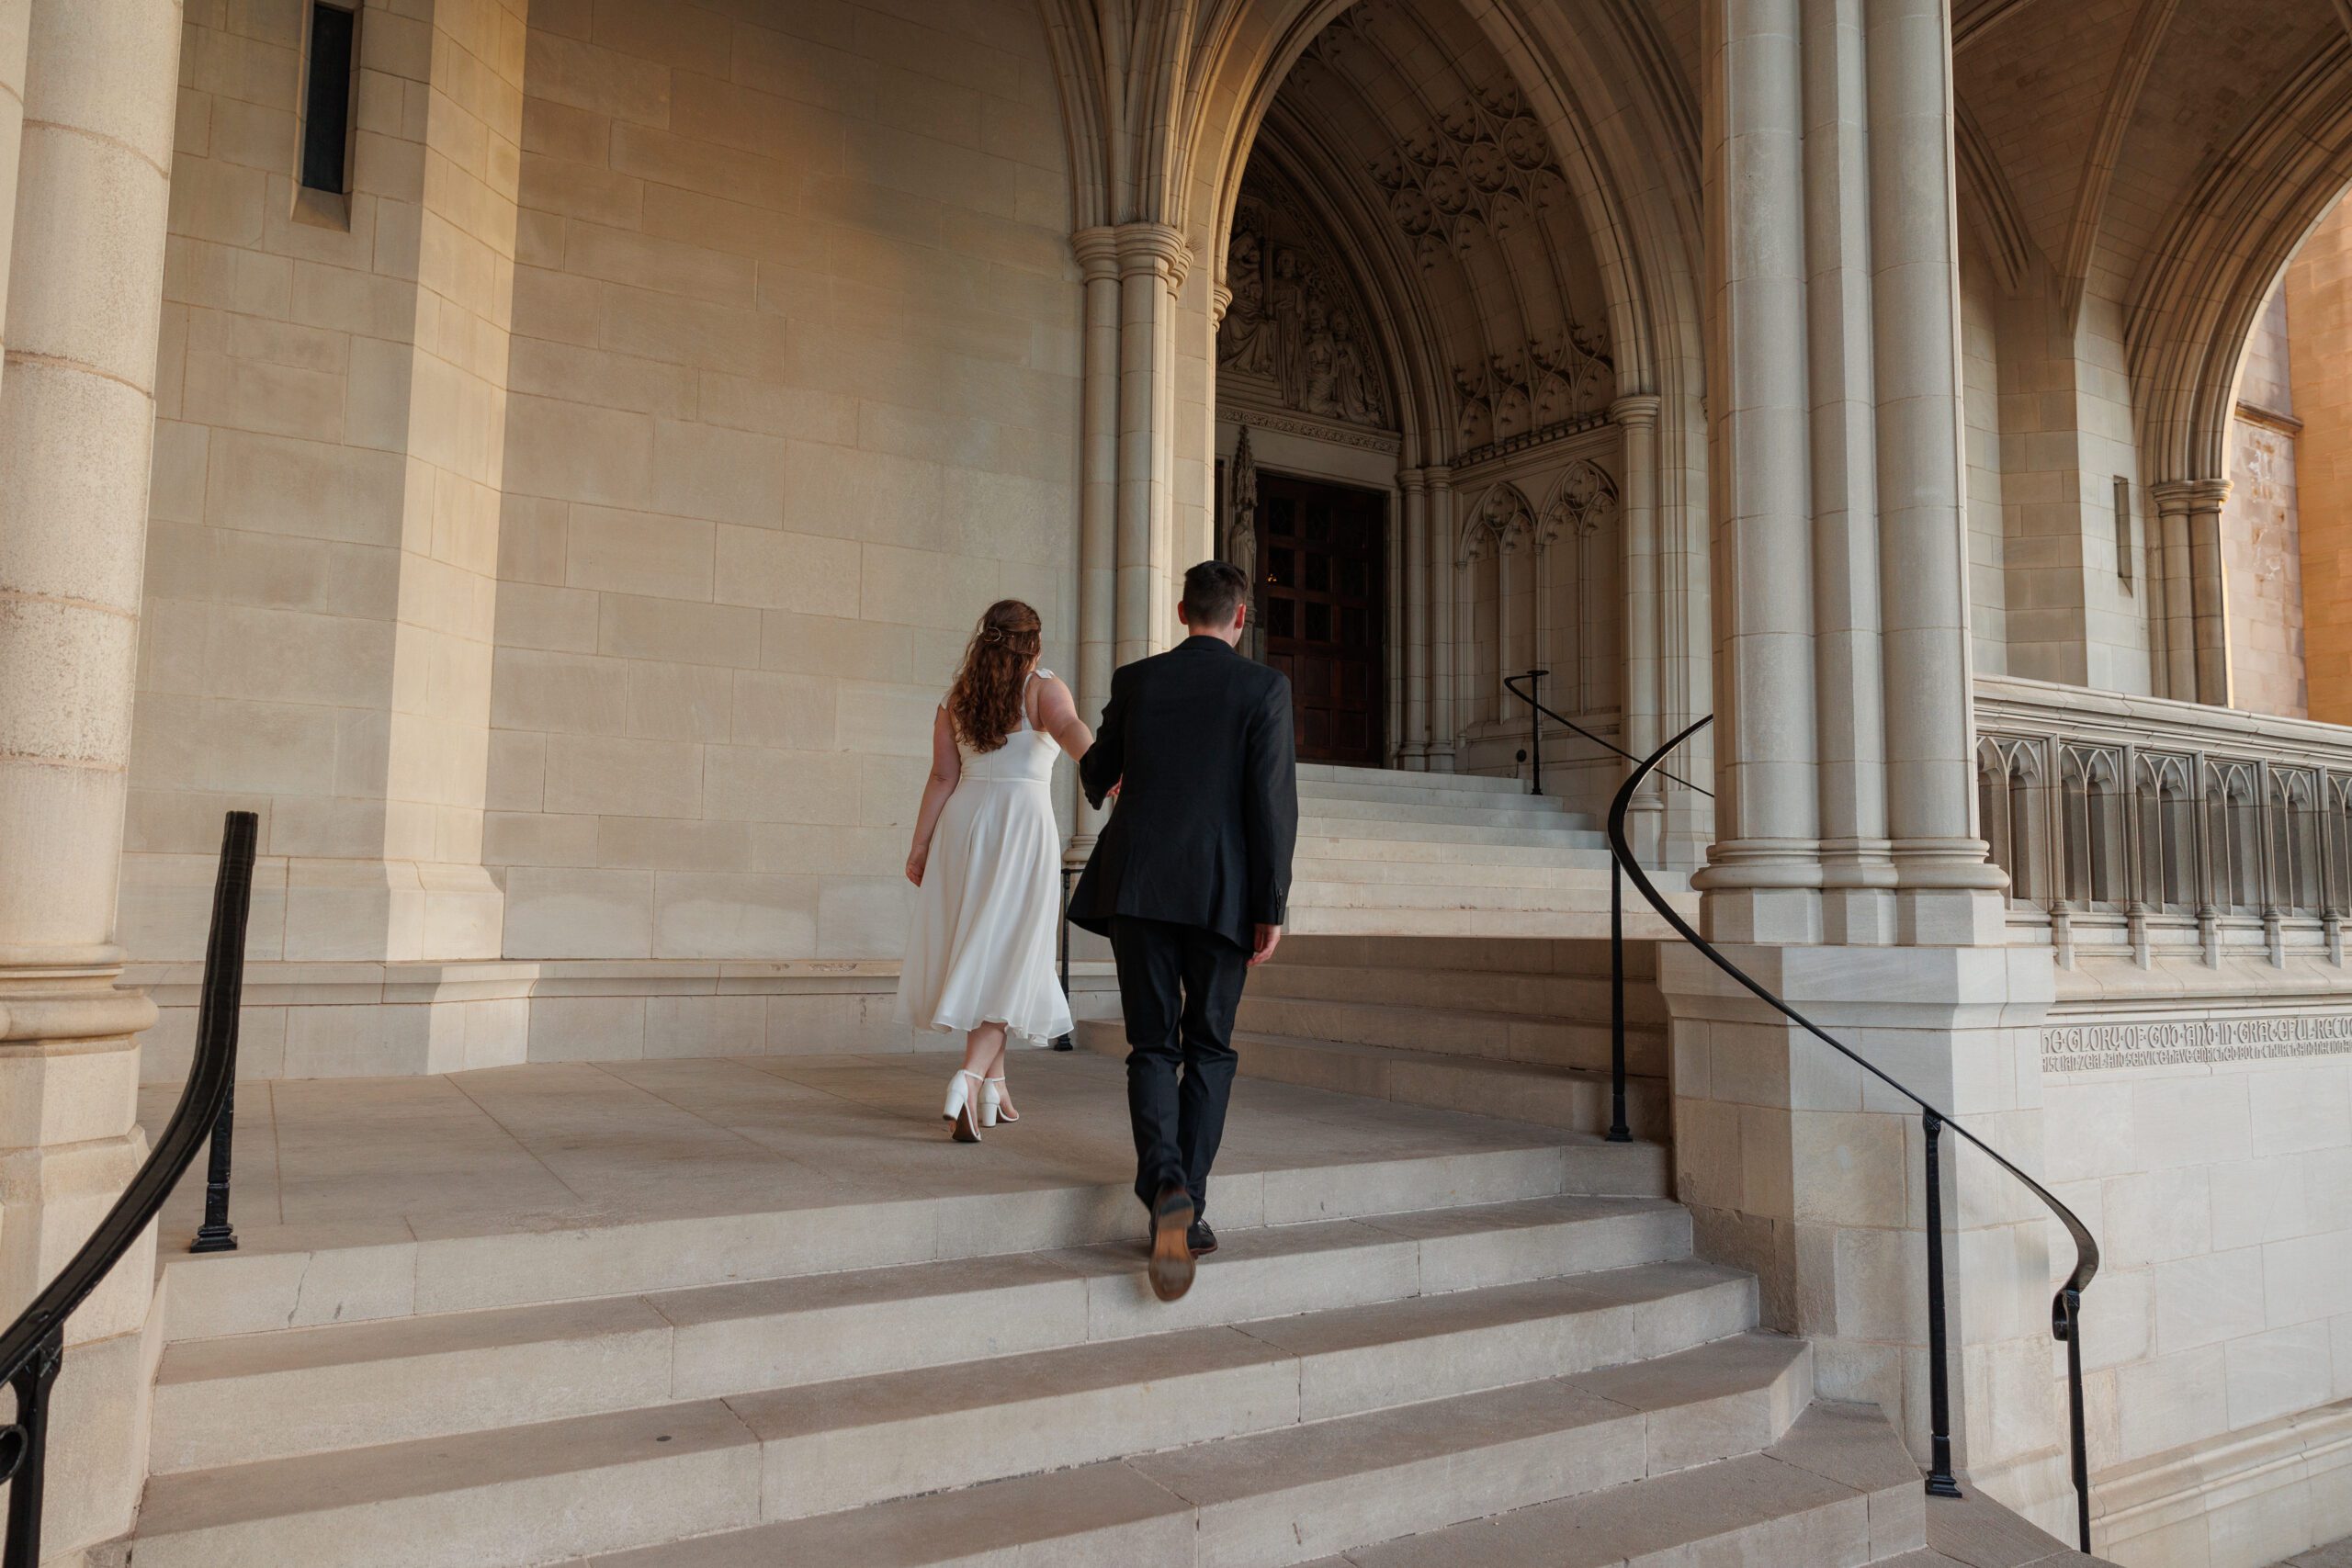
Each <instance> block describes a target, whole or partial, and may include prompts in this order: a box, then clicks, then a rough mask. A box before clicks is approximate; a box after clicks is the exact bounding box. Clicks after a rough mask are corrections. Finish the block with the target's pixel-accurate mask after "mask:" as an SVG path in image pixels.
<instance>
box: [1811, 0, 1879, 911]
mask: <svg viewBox="0 0 2352 1568" xmlns="http://www.w3.org/2000/svg"><path fill="white" fill-rule="evenodd" d="M1804 21H1805V48H1804V123H1805V147H1804V165H1805V186H1806V206H1805V219H1806V226H1805V251H1806V255H1805V259H1806V263H1807V266H1808V271H1809V274H1810V279H1809V285H1808V288H1807V290H1806V311H1807V333H1806V345H1805V346H1806V352H1807V356H1808V362H1809V363H1808V370H1809V379H1810V385H1811V392H1812V400H1813V407H1812V434H1813V447H1812V468H1813V520H1814V521H1813V552H1814V553H1813V590H1814V604H1813V625H1814V634H1815V644H1814V691H1815V713H1816V715H1817V716H1818V722H1819V746H1820V759H1819V772H1818V775H1817V777H1818V781H1819V793H1818V802H1819V810H1820V814H1821V823H1820V831H1821V883H1822V895H1821V922H1822V936H1823V939H1824V940H1825V941H1828V942H1865V943H1881V942H1885V941H1887V940H1888V937H1889V935H1890V933H1891V932H1892V931H1893V924H1894V922H1893V909H1892V906H1893V902H1894V863H1893V861H1892V860H1891V858H1890V857H1889V855H1888V853H1887V842H1886V794H1885V784H1884V779H1885V772H1884V763H1885V726H1886V703H1885V698H1884V692H1883V687H1882V685H1881V660H1882V659H1883V655H1884V651H1885V649H1884V647H1883V643H1882V640H1881V635H1880V634H1881V623H1880V607H1879V596H1880V587H1881V583H1880V577H1879V567H1880V553H1879V528H1880V526H1881V523H1882V521H1883V520H1882V519H1881V517H1880V515H1879V488H1878V475H1877V472H1876V469H1875V463H1876V459H1877V432H1876V429H1875V420H1874V417H1873V402H1874V399H1875V396H1876V393H1875V390H1874V389H1875V387H1876V367H1875V366H1874V364H1873V361H1872V345H1873V343H1874V342H1875V339H1876V337H1877V330H1876V327H1877V324H1876V323H1875V322H1874V321H1872V319H1871V317H1872V292H1871V261H1872V255H1871V251H1872V245H1871V238H1872V236H1871V228H1870V226H1869V225H1868V224H1866V223H1864V222H1862V221H1860V218H1861V212H1860V203H1861V201H1862V200H1863V199H1864V198H1865V197H1866V196H1867V194H1868V188H1869V187H1868V183H1867V182H1868V177H1869V171H1868V168H1867V162H1868V158H1869V155H1870V152H1871V149H1872V143H1871V138H1870V134H1869V128H1868V126H1867V125H1866V124H1865V118H1866V115H1867V108H1866V105H1865V102H1864V74H1865V73H1864V70H1863V61H1862V49H1861V0H1806V4H1805V9H1804ZM1881 308H1882V309H1883V303H1882V305H1881Z"/></svg>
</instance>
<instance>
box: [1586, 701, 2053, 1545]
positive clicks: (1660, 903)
mask: <svg viewBox="0 0 2352 1568" xmlns="http://www.w3.org/2000/svg"><path fill="white" fill-rule="evenodd" d="M1713 722H1714V715H1713V714H1709V715H1707V716H1705V717H1703V718H1701V719H1699V720H1697V721H1696V722H1695V723H1693V724H1691V725H1690V726H1688V727H1687V728H1684V729H1683V731H1682V733H1680V734H1679V735H1677V736H1676V737H1675V738H1674V739H1671V740H1669V741H1668V742H1667V743H1666V744H1665V745H1663V746H1661V747H1659V748H1658V749H1657V750H1656V751H1653V752H1652V753H1650V755H1649V756H1647V757H1645V758H1642V759H1640V760H1639V762H1638V765H1637V766H1636V767H1635V768H1634V771H1633V772H1632V773H1629V774H1627V775H1626V778H1625V782H1624V783H1623V784H1621V785H1619V786H1618V790H1617V795H1616V798H1615V799H1613V800H1611V802H1610V803H1609V829H1608V831H1609V852H1610V854H1611V856H1612V857H1614V859H1615V860H1616V862H1617V863H1618V865H1619V866H1620V867H1621V868H1622V869H1623V872H1624V874H1626V875H1627V876H1629V877H1631V878H1632V879H1633V883H1634V886H1635V887H1636V888H1638V889H1639V890H1640V892H1641V895H1642V897H1644V898H1645V899H1647V900H1649V905H1650V908H1653V909H1655V910H1657V913H1658V915H1659V916H1660V917H1661V918H1662V919H1664V920H1665V921H1666V923H1667V924H1668V925H1669V926H1671V927H1673V928H1674V931H1675V934H1676V935H1678V936H1679V937H1681V938H1682V940H1683V941H1685V942H1689V943H1690V944H1691V946H1692V947H1694V948H1696V949H1697V950H1698V951H1699V953H1701V955H1702V956H1703V957H1704V958H1706V960H1707V961H1708V962H1709V963H1711V964H1713V965H1714V966H1715V967H1716V968H1718V969H1720V970H1722V971H1723V972H1724V974H1726V975H1728V976H1731V977H1732V978H1733V979H1734V980H1736V981H1737V982H1739V984H1740V985H1741V986H1742V987H1745V988H1746V989H1747V990H1748V991H1749V992H1751V993H1753V994H1754V995H1755V997H1756V998H1757V999H1758V1000H1759V1001H1761V1002H1763V1003H1764V1005H1765V1006H1767V1007H1769V1008H1770V1009H1771V1010H1773V1011H1775V1012H1777V1013H1779V1014H1780V1015H1781V1017H1783V1018H1785V1019H1787V1020H1788V1021H1790V1022H1792V1023H1793V1024H1795V1025H1796V1026H1797V1027H1798V1028H1800V1029H1802V1030H1804V1032H1806V1033H1807V1034H1810V1035H1812V1036H1813V1037H1814V1038H1815V1039H1816V1040H1818V1041H1820V1042H1821V1043H1823V1044H1825V1045H1826V1046H1828V1047H1829V1048H1830V1049H1831V1050H1833V1051H1835V1052H1837V1053H1838V1055H1841V1056H1843V1057H1845V1058H1846V1059H1847V1060H1848V1061H1849V1062H1851V1063H1853V1064H1854V1065H1855V1066H1858V1067H1860V1068H1861V1069H1862V1071H1864V1072H1866V1073H1868V1074H1870V1075H1871V1077H1874V1078H1876V1079H1878V1080H1879V1081H1880V1082H1881V1083H1883V1084H1884V1085H1886V1087H1887V1088H1889V1089H1893V1090H1894V1092H1895V1093H1897V1094H1899V1095H1901V1096H1903V1098H1904V1099H1905V1100H1909V1101H1911V1103H1912V1104H1914V1105H1916V1106H1917V1107H1918V1108H1919V1109H1920V1111H1922V1112H1923V1113H1924V1114H1925V1115H1926V1116H1927V1117H1928V1131H1929V1133H1930V1134H1931V1135H1932V1134H1933V1133H1934V1132H1935V1131H1936V1130H1937V1129H1938V1128H1939V1127H1949V1128H1951V1130H1952V1131H1953V1132H1954V1133H1956V1134H1959V1135H1960V1136H1961V1137H1962V1139H1964V1140H1966V1141H1967V1142H1968V1143H1970V1144H1972V1145H1974V1146H1975V1147H1976V1148H1978V1149H1980V1150H1982V1151H1983V1152H1984V1154H1985V1156H1986V1157H1987V1158H1989V1159H1991V1160H1992V1162H1993V1163H1994V1164H1995V1165H1997V1166H1999V1167H2000V1168H2002V1169H2003V1170H2006V1171H2007V1172H2008V1173H2009V1175H2011V1176H2012V1177H2014V1178H2016V1179H2017V1180H2018V1182H2019V1183H2020V1184H2021V1185H2022V1186H2024V1188H2025V1189H2026V1190H2027V1191H2029V1192H2030V1193H2032V1194H2033V1195H2034V1196H2035V1197H2037V1198H2039V1199H2041V1201H2042V1202H2043V1203H2044V1204H2045V1205H2047V1206H2048V1207H2049V1209H2050V1212H2051V1213H2052V1214H2054V1215H2056V1216H2057V1219H2058V1223H2059V1224H2062V1225H2064V1226H2065V1227H2066V1234H2067V1235H2070V1236H2072V1237H2073V1238H2074V1242H2075V1269H2074V1272H2073V1273H2072V1274H2070V1275H2068V1276H2067V1279H2066V1283H2065V1284H2064V1285H2063V1286H2061V1287H2060V1288H2059V1291H2058V1294H2057V1296H2056V1297H2055V1299H2053V1300H2052V1303H2051V1305H2050V1321H2051V1332H2052V1334H2053V1335H2054V1336H2055V1337H2057V1338H2058V1339H2059V1340H2060V1341H2061V1342H2063V1343H2064V1345H2065V1346H2066V1348H2067V1363H2068V1371H2069V1377H2070V1382H2071V1388H2070V1394H2071V1402H2072V1409H2071V1415H2072V1425H2073V1447H2074V1454H2073V1459H2074V1480H2075V1498H2076V1513H2077V1524H2078V1526H2079V1529H2080V1534H2081V1537H2082V1550H2083V1551H2084V1552H2085V1553H2086V1554H2087V1553H2088V1552H2089V1551H2090V1549H2091V1524H2090V1477H2089V1473H2088V1463H2087V1459H2086V1450H2085V1446H2084V1439H2083V1386H2082V1349H2081V1339H2080V1336H2079V1333H2078V1327H2079V1322H2080V1314H2081V1311H2082V1296H2083V1292H2085V1291H2086V1290H2087V1289H2089V1288H2090V1283H2091V1280H2093V1279H2095V1278H2096V1277H2097V1276H2098V1266H2099V1251H2098V1238H2097V1237H2095V1236H2093V1235H2091V1233H2090V1228H2089V1227H2088V1226H2087V1225H2086V1224H2083V1221H2082V1217H2081V1216H2080V1215H2078V1214H2076V1213H2075V1211H2074V1210H2072V1209H2070V1208H2068V1207H2067V1206H2066V1205H2065V1204H2064V1203H2063V1202H2061V1201H2059V1200H2058V1197H2057V1195H2056V1194H2054V1193H2052V1191H2051V1190H2050V1189H2048V1188H2047V1187H2044V1186H2043V1185H2042V1184H2041V1182H2039V1181H2037V1180H2035V1179H2033V1178H2032V1177H2030V1176H2029V1175H2027V1174H2026V1173H2025V1172H2024V1171H2023V1170H2020V1169H2018V1167H2017V1165H2016V1164H2015V1163H2014V1162H2012V1161H2011V1160H2010V1159H2009V1158H2008V1157H2007V1156H2006V1155H2004V1154H2002V1153H2001V1151H2000V1150H1998V1149H1996V1148H1995V1147H1993V1145H1990V1144H1988V1143H1986V1142H1985V1140H1984V1139H1982V1138H1980V1137H1978V1136H1977V1135H1976V1134H1973V1133H1972V1132H1970V1131H1969V1130H1968V1129H1967V1128H1966V1127H1964V1126H1962V1125H1961V1124H1960V1123H1959V1122H1955V1121H1953V1120H1952V1118H1951V1113H1950V1112H1949V1111H1944V1110H1943V1109H1941V1108H1940V1107H1939V1106H1937V1105H1935V1104H1933V1103H1932V1102H1930V1101H1929V1100H1927V1099H1926V1098H1925V1097H1924V1096H1922V1095H1919V1094H1917V1093H1916V1092H1914V1091H1913V1090H1911V1089H1908V1088H1906V1087H1905V1086H1904V1085H1903V1084H1901V1083H1899V1082H1897V1081H1896V1080H1895V1079H1894V1077H1891V1076H1889V1075H1888V1073H1887V1072H1886V1071H1885V1070H1884V1069H1883V1068H1882V1067H1880V1066H1878V1065H1877V1064H1876V1063H1874V1062H1872V1061H1871V1060H1870V1059H1869V1058H1868V1057H1866V1056H1863V1055H1860V1053H1859V1052H1857V1051H1854V1050H1853V1049H1851V1048H1850V1047H1849V1046H1847V1045H1846V1044H1844V1043H1842V1042H1840V1041H1838V1039H1837V1038H1836V1037H1835V1036H1833V1035H1831V1034H1830V1033H1829V1032H1827V1031H1826V1030H1824V1029H1823V1028H1822V1027H1821V1026H1820V1025H1819V1024H1817V1023H1815V1022H1814V1021H1812V1020H1811V1019H1809V1018H1807V1017H1805V1016H1804V1014H1803V1013H1801V1012H1799V1011H1798V1010H1796V1009H1794V1008H1792V1007H1791V1006H1790V1005H1789V1004H1788V1003H1787V1002H1785V1001H1783V1000H1781V998H1780V997H1779V996H1777V995H1775V994H1774V993H1773V992H1772V991H1771V990H1770V988H1769V987H1766V986H1765V985H1764V984H1763V983H1762V982H1761V981H1759V980H1758V979H1756V978H1755V977H1754V976H1751V975H1749V974H1748V973H1747V971H1746V970H1745V969H1742V968H1741V967H1740V966H1739V965H1738V964H1734V963H1733V962H1732V961H1731V960H1730V959H1728V958H1726V957H1724V954H1723V953H1722V952H1721V951H1720V950H1718V949H1717V948H1716V946H1715V944H1714V943H1713V942H1709V941H1708V940H1707V939H1706V938H1705V937H1702V936H1701V935H1700V934H1699V932H1698V931H1697V929H1696V928H1695V927H1693V926H1692V925H1691V922H1690V921H1689V920H1687V919H1683V917H1682V914H1681V912H1680V911H1679V910H1678V909H1676V908H1675V907H1674V906H1673V904H1672V903H1671V902H1670V901H1669V900H1668V898H1667V897H1665V895H1663V894H1661V893H1660V892H1659V891H1658V890H1657V885H1656V884H1655V883H1653V882H1652V881H1651V880H1650V878H1649V874H1648V873H1646V872H1645V871H1644V870H1643V869H1642V865H1641V862H1640V861H1638V860H1636V859H1635V858H1634V851H1633V846H1632V845H1631V844H1630V843H1628V842H1627V841H1626V838H1625V812H1626V808H1627V807H1628V806H1629V805H1630V804H1631V803H1632V801H1633V798H1634V792H1635V791H1636V790H1638V789H1639V788H1640V787H1641V784H1642V781H1643V780H1644V779H1645V778H1646V777H1647V776H1648V775H1649V774H1650V773H1651V772H1652V771H1654V770H1656V769H1657V765H1658V763H1659V761H1661V760H1663V759H1664V758H1665V757H1666V756H1667V754H1668V752H1671V751H1672V750H1674V749H1675V748H1677V747H1679V746H1680V745H1681V744H1682V743H1683V742H1684V741H1685V740H1688V739H1691V736H1693V735H1695V734H1697V733H1698V732H1699V731H1700V730H1701V729H1702V728H1705V727H1706V726H1708V725H1710V724H1712V723H1713ZM1928 1146H1929V1150H1930V1154H1929V1157H1930V1158H1931V1159H1932V1158H1933V1148H1934V1145H1933V1143H1932V1141H1931V1142H1930V1144H1929V1145H1928ZM1933 1261H1934V1255H1933V1254H1932V1253H1931V1255H1930V1262H1931V1264H1932V1263H1933ZM1931 1284H1932V1282H1931ZM1940 1307H1941V1303H1940V1301H1939V1300H1936V1299H1931V1301H1930V1303H1929V1308H1930V1311H1931V1312H1937V1313H1939V1312H1940Z"/></svg>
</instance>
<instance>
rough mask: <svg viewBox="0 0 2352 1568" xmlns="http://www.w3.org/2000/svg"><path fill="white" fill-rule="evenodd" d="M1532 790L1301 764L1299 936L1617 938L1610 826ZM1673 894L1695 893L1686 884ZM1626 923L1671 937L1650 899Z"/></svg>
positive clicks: (1296, 884)
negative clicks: (1612, 921)
mask: <svg viewBox="0 0 2352 1568" xmlns="http://www.w3.org/2000/svg"><path fill="white" fill-rule="evenodd" d="M1526 790H1527V786H1526V785H1525V784H1523V783H1521V781H1519V780H1517V779H1503V778H1486V777H1481V776H1477V775H1472V774H1464V773H1401V772H1391V771H1388V770H1385V769H1377V768H1344V767H1338V766H1334V765H1331V764H1329V763H1316V762H1303V763H1301V764H1300V765H1299V770H1298V809H1299V828H1298V830H1299V839H1298V854H1297V859H1296V861H1295V864H1294V868H1293V878H1292V883H1291V902H1290V927H1291V930H1292V931H1294V932H1296V933H1299V934H1324V935H1363V934H1374V935H1388V934H1411V935H1417V936H1494V937H1602V936H1606V935H1607V934H1608V932H1609V851H1608V848H1607V845H1606V843H1605V841H1604V840H1603V838H1602V835H1601V833H1600V825H1599V824H1598V823H1597V822H1596V821H1595V820H1594V819H1593V818H1591V817H1589V815H1587V814H1585V813H1582V812H1575V811H1570V810H1568V809H1567V808H1566V807H1564V806H1563V805H1562V804H1561V802H1560V801H1559V800H1558V799H1557V798H1555V797H1554V796H1551V795H1529V794H1527V793H1526ZM1660 886H1664V887H1667V888H1668V889H1669V890H1671V891H1674V892H1678V893H1687V891H1688V889H1687V886H1685V884H1684V882H1683V880H1682V879H1681V878H1679V877H1668V878H1665V879H1664V880H1662V881H1661V884H1660ZM1695 907H1696V906H1695V902H1694V904H1693V908H1695ZM1626 916H1627V930H1628V931H1629V932H1632V933H1634V934H1636V935H1640V936H1645V937H1655V936H1662V935H1664V934H1666V929H1665V926H1664V924H1663V922H1661V921H1659V920H1658V919H1657V917H1656V916H1655V915H1653V914H1652V913H1651V912H1650V911H1649V910H1648V909H1647V908H1645V907H1642V905H1641V901H1640V900H1639V899H1638V898H1631V899H1630V901H1629V904H1628V908H1627V910H1626Z"/></svg>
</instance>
